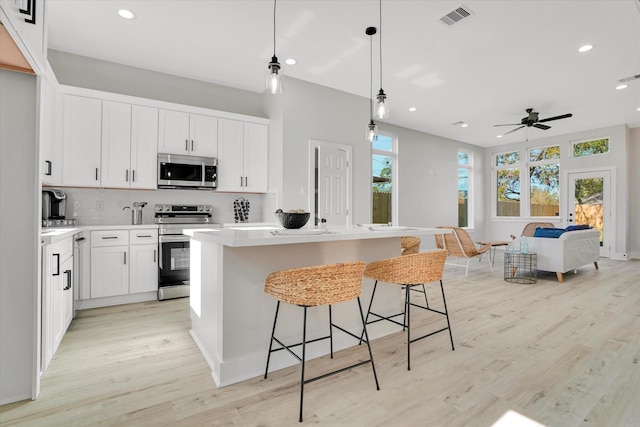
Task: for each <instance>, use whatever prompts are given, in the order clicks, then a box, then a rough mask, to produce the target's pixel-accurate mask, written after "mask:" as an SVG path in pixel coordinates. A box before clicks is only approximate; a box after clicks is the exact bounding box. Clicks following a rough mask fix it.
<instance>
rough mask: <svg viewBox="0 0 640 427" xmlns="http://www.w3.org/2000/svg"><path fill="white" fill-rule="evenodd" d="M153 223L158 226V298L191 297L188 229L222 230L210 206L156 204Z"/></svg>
mask: <svg viewBox="0 0 640 427" xmlns="http://www.w3.org/2000/svg"><path fill="white" fill-rule="evenodd" d="M154 211H155V219H154V222H155V223H156V224H158V225H159V229H158V235H159V238H158V241H159V253H160V257H159V261H160V262H159V263H158V268H159V271H158V299H159V300H166V299H172V298H182V297H188V296H189V274H190V273H189V263H190V261H189V236H185V235H184V234H183V230H185V229H188V228H207V227H211V228H220V227H222V224H216V223H214V222H213V221H212V219H211V213H212V211H213V207H212V206H211V205H170V204H163V205H155V209H154Z"/></svg>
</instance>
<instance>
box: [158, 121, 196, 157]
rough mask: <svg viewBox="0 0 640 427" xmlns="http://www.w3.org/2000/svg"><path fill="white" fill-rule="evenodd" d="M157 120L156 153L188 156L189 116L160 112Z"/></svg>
mask: <svg viewBox="0 0 640 427" xmlns="http://www.w3.org/2000/svg"><path fill="white" fill-rule="evenodd" d="M158 120H159V124H158V153H167V154H189V148H190V144H189V114H188V113H183V112H181V111H172V110H160V111H159V112H158Z"/></svg>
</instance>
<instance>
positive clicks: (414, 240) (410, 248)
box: [400, 236, 429, 331]
mask: <svg viewBox="0 0 640 427" xmlns="http://www.w3.org/2000/svg"><path fill="white" fill-rule="evenodd" d="M420 242H421V240H420V238H419V237H414V236H402V237H401V238H400V255H411V254H417V253H418V252H420ZM409 290H410V291H415V292H420V293H421V294H424V302H425V304H427V305H429V301H428V300H427V290H426V289H425V287H424V284H423V285H422V289H416V288H415V287H413V286H412V287H410V288H409ZM402 330H403V331H404V329H402Z"/></svg>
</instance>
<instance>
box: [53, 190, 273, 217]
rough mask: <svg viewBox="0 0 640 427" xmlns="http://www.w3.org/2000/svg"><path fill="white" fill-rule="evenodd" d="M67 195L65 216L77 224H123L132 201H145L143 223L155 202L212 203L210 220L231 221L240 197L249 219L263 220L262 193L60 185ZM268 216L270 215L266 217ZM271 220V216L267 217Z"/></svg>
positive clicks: (152, 212) (128, 213) (128, 214)
mask: <svg viewBox="0 0 640 427" xmlns="http://www.w3.org/2000/svg"><path fill="white" fill-rule="evenodd" d="M61 189H62V191H64V192H65V193H66V194H67V212H66V217H67V218H75V219H76V223H77V225H125V224H130V223H131V212H130V211H129V210H128V209H127V210H122V208H124V207H125V206H132V204H133V202H147V206H146V207H144V209H143V210H142V223H143V224H153V216H154V211H153V208H154V205H155V204H162V203H167V204H168V203H171V204H185V205H186V204H191V205H196V204H209V205H212V206H213V214H212V215H213V221H214V222H220V223H229V222H234V221H235V220H234V209H233V202H234V200H236V199H237V198H238V197H240V196H242V197H244V198H245V199H247V200H249V201H250V206H251V209H250V211H249V221H250V222H262V221H263V209H262V206H263V198H264V197H265V195H262V194H238V193H216V192H215V191H200V190H155V191H142V190H105V189H91V188H61ZM269 218H270V217H269ZM269 220H271V219H269Z"/></svg>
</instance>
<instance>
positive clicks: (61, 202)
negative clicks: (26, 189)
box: [42, 188, 74, 227]
mask: <svg viewBox="0 0 640 427" xmlns="http://www.w3.org/2000/svg"><path fill="white" fill-rule="evenodd" d="M66 210H67V195H66V194H65V193H64V192H63V191H62V190H57V189H53V188H49V189H43V190H42V226H43V227H50V226H52V225H73V223H74V220H67V219H65V213H66Z"/></svg>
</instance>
